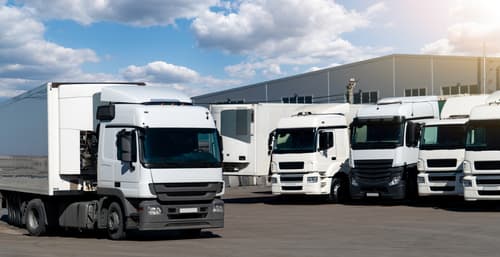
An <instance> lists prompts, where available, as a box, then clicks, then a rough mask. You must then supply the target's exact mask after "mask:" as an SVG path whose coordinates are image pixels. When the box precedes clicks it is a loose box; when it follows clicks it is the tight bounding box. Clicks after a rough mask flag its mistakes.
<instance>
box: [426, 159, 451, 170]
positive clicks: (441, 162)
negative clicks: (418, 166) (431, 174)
mask: <svg viewBox="0 0 500 257" xmlns="http://www.w3.org/2000/svg"><path fill="white" fill-rule="evenodd" d="M427 166H428V167H431V168H445V167H455V166H457V159H429V160H427Z"/></svg>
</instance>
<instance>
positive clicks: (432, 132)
mask: <svg viewBox="0 0 500 257" xmlns="http://www.w3.org/2000/svg"><path fill="white" fill-rule="evenodd" d="M463 148H465V125H440V126H439V125H436V126H425V127H423V128H422V133H421V136H420V149H422V150H433V149H434V150H435V149H463Z"/></svg>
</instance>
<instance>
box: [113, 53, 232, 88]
mask: <svg viewBox="0 0 500 257" xmlns="http://www.w3.org/2000/svg"><path fill="white" fill-rule="evenodd" d="M121 76H122V77H123V78H124V79H125V80H131V81H146V82H151V83H152V84H153V85H157V86H166V87H170V88H174V89H177V90H181V91H184V92H185V93H187V94H188V95H197V94H202V93H207V92H210V91H214V90H222V89H227V88H229V87H232V86H235V85H238V84H240V83H241V82H240V81H238V80H225V79H217V78H214V77H212V76H202V75H200V74H199V73H198V72H196V71H194V70H192V69H190V68H187V67H184V66H178V65H174V64H170V63H166V62H163V61H154V62H150V63H148V64H146V65H143V66H136V65H130V66H128V67H127V68H125V69H123V70H122V71H121Z"/></svg>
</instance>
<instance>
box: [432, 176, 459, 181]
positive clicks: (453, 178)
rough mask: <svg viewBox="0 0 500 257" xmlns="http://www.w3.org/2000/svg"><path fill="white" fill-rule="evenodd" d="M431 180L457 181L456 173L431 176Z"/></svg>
mask: <svg viewBox="0 0 500 257" xmlns="http://www.w3.org/2000/svg"><path fill="white" fill-rule="evenodd" d="M429 181H430V182H448V181H455V176H454V175H450V176H429Z"/></svg>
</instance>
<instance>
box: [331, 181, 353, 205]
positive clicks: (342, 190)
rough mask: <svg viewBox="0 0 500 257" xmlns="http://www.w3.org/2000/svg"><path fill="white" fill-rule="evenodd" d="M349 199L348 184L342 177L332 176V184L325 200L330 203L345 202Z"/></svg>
mask: <svg viewBox="0 0 500 257" xmlns="http://www.w3.org/2000/svg"><path fill="white" fill-rule="evenodd" d="M347 200H349V185H348V184H347V180H346V179H345V178H342V177H334V178H332V186H331V188H330V194H329V195H328V196H327V201H328V202H330V203H345V202H347Z"/></svg>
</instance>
